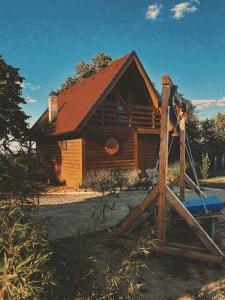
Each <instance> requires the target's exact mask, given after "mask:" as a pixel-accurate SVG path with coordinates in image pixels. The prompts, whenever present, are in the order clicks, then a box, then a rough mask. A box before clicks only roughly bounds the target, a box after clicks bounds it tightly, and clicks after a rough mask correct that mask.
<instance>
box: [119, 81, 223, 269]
mask: <svg viewBox="0 0 225 300" xmlns="http://www.w3.org/2000/svg"><path fill="white" fill-rule="evenodd" d="M172 103H176V110H177V112H178V113H179V114H178V115H179V118H178V123H179V128H180V176H179V177H178V178H176V179H175V180H174V181H173V182H172V183H171V184H170V185H167V171H168V142H169V134H168V133H169V110H170V105H171V104H172ZM185 123H186V111H185V110H184V109H182V104H181V102H180V100H179V97H178V95H177V87H176V86H175V85H174V84H173V82H172V80H171V79H170V77H169V76H167V75H165V76H163V77H162V103H161V127H160V153H159V181H158V184H157V186H155V187H154V188H153V190H152V191H151V192H150V193H149V194H148V195H147V196H146V197H145V199H144V200H143V201H142V203H141V204H140V205H138V206H137V207H135V208H134V209H133V210H132V211H131V212H130V213H129V214H128V215H127V216H126V218H125V219H124V220H123V221H122V222H121V223H120V224H119V225H118V226H117V227H116V228H115V229H114V230H113V233H114V235H115V236H122V235H123V234H124V233H125V232H127V231H128V230H129V229H130V227H131V226H132V225H133V223H134V222H135V221H136V220H137V219H138V217H139V216H140V215H141V214H142V213H143V212H144V211H145V210H146V209H147V208H149V207H150V206H151V205H152V204H153V203H154V201H155V200H158V240H157V245H156V249H155V250H156V251H159V252H161V253H166V254H171V255H178V256H183V257H189V258H192V259H198V260H202V261H208V262H212V263H219V264H224V260H225V259H224V258H225V256H224V253H223V252H222V251H221V250H220V248H219V247H218V246H217V245H216V244H215V242H214V241H213V239H212V238H211V237H210V236H209V235H208V233H207V232H206V231H205V230H204V229H203V227H202V226H201V225H200V224H199V222H198V221H197V219H196V218H195V217H194V216H193V215H192V214H191V213H190V212H189V211H188V210H187V208H186V207H185V206H184V205H183V203H182V200H184V198H185V185H186V184H187V185H188V186H189V187H190V188H191V189H193V190H194V191H195V192H196V193H197V194H199V195H201V194H202V192H201V191H200V190H199V188H198V187H197V185H196V184H195V183H194V182H193V181H192V180H191V179H190V178H189V177H188V175H187V174H186V173H185ZM178 182H179V185H180V197H178V196H177V195H176V194H175V193H174V192H173V191H172V187H173V186H175V185H176V184H177V183H178ZM166 201H168V202H169V203H170V205H171V206H172V207H173V208H175V210H176V211H177V213H178V214H179V215H180V217H181V218H182V219H183V220H184V221H185V222H186V223H187V224H188V225H189V226H190V227H191V229H192V230H193V232H194V233H195V235H196V236H197V238H198V239H199V240H200V241H201V243H202V244H203V245H204V248H202V247H194V246H190V245H183V244H176V243H168V242H167V240H166Z"/></svg>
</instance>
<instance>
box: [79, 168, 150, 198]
mask: <svg viewBox="0 0 225 300" xmlns="http://www.w3.org/2000/svg"><path fill="white" fill-rule="evenodd" d="M139 172H140V171H139V170H132V169H129V170H127V169H118V170H106V169H101V170H98V171H90V172H89V173H88V174H87V175H86V177H85V179H84V182H83V185H82V186H81V187H82V188H86V189H92V190H94V191H98V192H103V193H105V192H107V191H108V192H112V191H115V190H116V189H120V190H121V189H122V188H123V187H125V188H128V189H130V188H138V187H140V186H146V181H145V180H141V179H140V178H139V176H138V173H139Z"/></svg>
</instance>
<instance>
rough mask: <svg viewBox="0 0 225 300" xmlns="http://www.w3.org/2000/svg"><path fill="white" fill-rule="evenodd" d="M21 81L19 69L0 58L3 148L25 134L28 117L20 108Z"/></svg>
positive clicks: (0, 134)
mask: <svg viewBox="0 0 225 300" xmlns="http://www.w3.org/2000/svg"><path fill="white" fill-rule="evenodd" d="M23 80H24V78H23V77H22V76H20V75H19V69H17V68H14V67H12V66H10V65H8V64H7V63H6V62H5V61H4V59H3V57H2V56H0V141H1V145H3V146H4V147H5V148H6V147H7V144H8V143H9V142H11V141H14V140H16V141H18V140H21V139H22V138H23V137H24V136H25V134H26V132H27V126H28V124H27V120H28V118H29V117H28V116H27V115H26V114H25V113H24V112H23V111H22V109H21V107H20V105H21V104H25V103H26V101H25V100H24V98H23V97H22V83H23Z"/></svg>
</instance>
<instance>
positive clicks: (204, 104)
mask: <svg viewBox="0 0 225 300" xmlns="http://www.w3.org/2000/svg"><path fill="white" fill-rule="evenodd" d="M191 102H192V104H193V105H194V106H195V107H196V108H198V109H204V108H209V107H221V106H225V97H223V98H221V99H218V100H214V99H211V100H210V99H208V100H192V101H191Z"/></svg>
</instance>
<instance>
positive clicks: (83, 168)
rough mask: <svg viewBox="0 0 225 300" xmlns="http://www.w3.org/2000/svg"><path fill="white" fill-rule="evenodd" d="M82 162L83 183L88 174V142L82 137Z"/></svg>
mask: <svg viewBox="0 0 225 300" xmlns="http://www.w3.org/2000/svg"><path fill="white" fill-rule="evenodd" d="M81 140H82V145H81V147H82V151H81V153H82V164H81V170H82V184H83V182H84V177H85V176H86V143H85V139H84V138H82V139H81Z"/></svg>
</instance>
